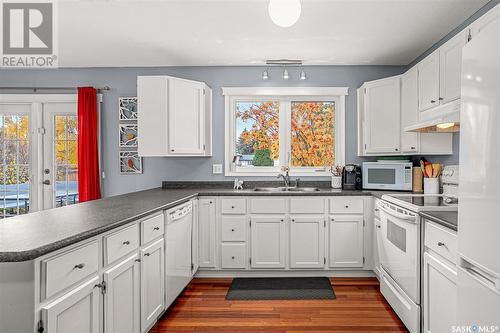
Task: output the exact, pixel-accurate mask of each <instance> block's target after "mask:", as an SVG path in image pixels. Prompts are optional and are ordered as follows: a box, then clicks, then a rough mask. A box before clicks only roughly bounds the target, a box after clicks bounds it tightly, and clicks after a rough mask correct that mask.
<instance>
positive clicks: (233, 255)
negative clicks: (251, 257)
mask: <svg viewBox="0 0 500 333" xmlns="http://www.w3.org/2000/svg"><path fill="white" fill-rule="evenodd" d="M246 247H247V245H246V244H221V259H222V260H221V267H222V268H245V267H246V263H247V260H246V257H247V254H246Z"/></svg>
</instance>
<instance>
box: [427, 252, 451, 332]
mask: <svg viewBox="0 0 500 333" xmlns="http://www.w3.org/2000/svg"><path fill="white" fill-rule="evenodd" d="M423 301H424V304H423V313H424V315H423V317H424V332H425V333H431V332H434V333H435V332H449V331H450V327H452V326H453V325H457V320H458V317H457V271H456V268H455V267H453V266H451V264H448V263H445V261H444V259H440V258H439V257H438V256H434V255H431V254H429V253H428V252H426V253H425V254H424V300H423Z"/></svg>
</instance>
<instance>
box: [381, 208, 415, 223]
mask: <svg viewBox="0 0 500 333" xmlns="http://www.w3.org/2000/svg"><path fill="white" fill-rule="evenodd" d="M378 208H379V209H381V210H383V211H384V212H385V213H387V214H389V215H392V216H394V217H397V218H398V219H401V220H405V221H406V222H409V223H412V224H417V219H416V216H412V215H405V214H400V213H398V212H396V211H394V210H392V209H390V208H387V207H386V205H384V204H383V203H379V204H378Z"/></svg>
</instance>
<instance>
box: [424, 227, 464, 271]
mask: <svg viewBox="0 0 500 333" xmlns="http://www.w3.org/2000/svg"><path fill="white" fill-rule="evenodd" d="M424 238H425V240H424V244H425V246H426V247H428V248H429V249H431V250H433V251H435V252H436V253H438V254H439V255H441V256H443V257H444V258H446V259H448V260H450V261H451V262H453V263H456V262H457V234H456V233H455V232H454V231H452V230H450V231H448V230H446V229H445V228H444V227H441V226H439V225H437V224H434V223H432V222H429V221H428V220H426V222H425V235H424Z"/></svg>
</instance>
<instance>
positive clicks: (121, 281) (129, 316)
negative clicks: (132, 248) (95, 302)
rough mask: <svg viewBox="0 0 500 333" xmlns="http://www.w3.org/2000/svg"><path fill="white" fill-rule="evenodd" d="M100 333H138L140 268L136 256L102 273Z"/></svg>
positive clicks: (137, 256)
mask: <svg viewBox="0 0 500 333" xmlns="http://www.w3.org/2000/svg"><path fill="white" fill-rule="evenodd" d="M104 282H106V294H105V295H104V318H105V322H104V330H105V332H106V333H139V332H140V331H141V325H140V322H141V313H140V264H139V255H138V254H137V253H136V254H134V255H132V256H130V257H129V258H127V259H125V260H123V261H122V262H120V263H118V264H116V265H115V266H113V267H111V268H110V269H108V270H106V271H105V272H104Z"/></svg>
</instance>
